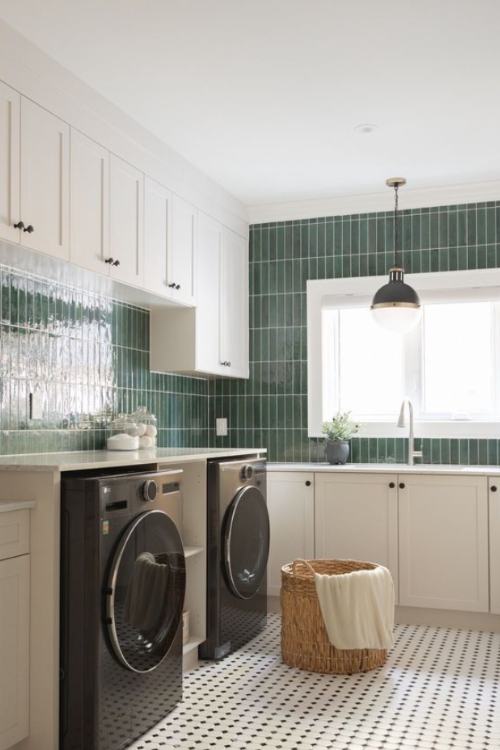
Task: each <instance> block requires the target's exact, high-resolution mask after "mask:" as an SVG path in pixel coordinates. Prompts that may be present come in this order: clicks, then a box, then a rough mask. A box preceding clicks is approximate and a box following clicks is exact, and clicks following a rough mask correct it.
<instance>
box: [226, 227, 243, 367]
mask: <svg viewBox="0 0 500 750" xmlns="http://www.w3.org/2000/svg"><path fill="white" fill-rule="evenodd" d="M220 358H221V359H220V361H221V364H222V367H223V368H224V370H225V372H226V373H227V374H228V375H237V376H239V377H242V378H248V375H249V366H248V246H247V242H246V241H245V240H244V239H243V238H242V237H240V236H239V235H237V234H235V233H234V232H231V231H230V230H229V229H224V232H223V237H222V255H221V274H220Z"/></svg>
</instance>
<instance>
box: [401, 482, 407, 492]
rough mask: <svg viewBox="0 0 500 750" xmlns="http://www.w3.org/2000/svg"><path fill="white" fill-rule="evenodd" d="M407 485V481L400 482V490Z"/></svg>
mask: <svg viewBox="0 0 500 750" xmlns="http://www.w3.org/2000/svg"><path fill="white" fill-rule="evenodd" d="M405 486H406V485H405V483H404V482H400V483H399V489H400V490H404V488H405Z"/></svg>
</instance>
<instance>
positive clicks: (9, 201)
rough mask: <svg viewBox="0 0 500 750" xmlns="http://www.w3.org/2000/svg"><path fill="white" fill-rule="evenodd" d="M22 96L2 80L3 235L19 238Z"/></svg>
mask: <svg viewBox="0 0 500 750" xmlns="http://www.w3.org/2000/svg"><path fill="white" fill-rule="evenodd" d="M20 107H21V97H20V95H19V94H18V93H17V91H14V89H11V88H9V86H6V85H5V84H4V83H0V237H3V238H4V239H6V240H11V241H12V242H19V239H20V230H19V229H15V228H14V224H17V222H18V221H19V218H20V217H19V125H20Z"/></svg>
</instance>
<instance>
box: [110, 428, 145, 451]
mask: <svg viewBox="0 0 500 750" xmlns="http://www.w3.org/2000/svg"><path fill="white" fill-rule="evenodd" d="M106 445H107V448H108V451H136V450H139V438H138V436H137V435H127V433H126V432H120V433H118V434H117V435H111V437H109V438H108V439H107V441H106Z"/></svg>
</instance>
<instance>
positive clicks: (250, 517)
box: [223, 487, 269, 599]
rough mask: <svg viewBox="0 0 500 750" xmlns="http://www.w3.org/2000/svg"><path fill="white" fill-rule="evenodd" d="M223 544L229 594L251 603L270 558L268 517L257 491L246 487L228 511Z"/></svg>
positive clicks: (263, 502)
mask: <svg viewBox="0 0 500 750" xmlns="http://www.w3.org/2000/svg"><path fill="white" fill-rule="evenodd" d="M223 544H224V573H225V577H226V581H227V583H228V586H229V588H230V590H231V591H232V593H233V594H234V595H235V596H237V597H239V598H240V599H251V597H252V596H254V595H255V594H256V593H257V591H258V589H259V587H260V585H261V583H262V580H263V578H264V576H265V575H266V565H267V559H268V557H269V515H268V512H267V506H266V501H265V499H264V496H263V495H262V492H261V491H260V490H259V489H257V487H244V488H243V489H242V490H240V491H239V492H238V494H237V495H236V497H235V498H234V500H233V501H232V503H231V505H230V506H229V508H228V509H227V512H226V516H225V519H224V526H223Z"/></svg>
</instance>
